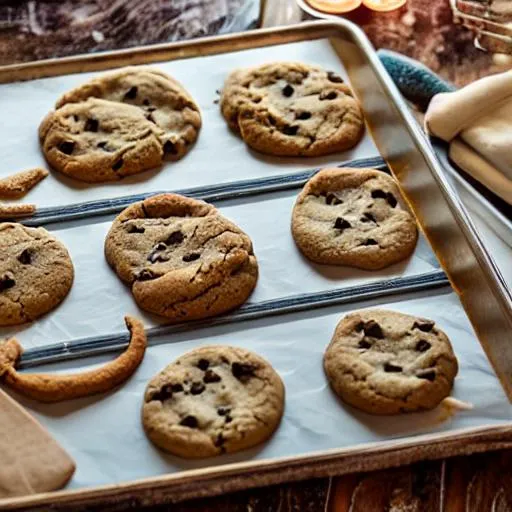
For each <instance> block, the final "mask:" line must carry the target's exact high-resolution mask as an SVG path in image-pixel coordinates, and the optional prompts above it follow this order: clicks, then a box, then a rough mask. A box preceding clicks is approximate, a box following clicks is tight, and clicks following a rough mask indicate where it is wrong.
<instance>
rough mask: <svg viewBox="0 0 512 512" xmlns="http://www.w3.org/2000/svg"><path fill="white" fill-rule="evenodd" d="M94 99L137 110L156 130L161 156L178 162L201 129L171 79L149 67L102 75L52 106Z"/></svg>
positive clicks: (187, 96)
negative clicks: (161, 150)
mask: <svg viewBox="0 0 512 512" xmlns="http://www.w3.org/2000/svg"><path fill="white" fill-rule="evenodd" d="M91 97H94V98H100V99H103V100H108V101H113V102H116V103H124V104H127V105H134V106H137V107H138V108H139V109H141V110H142V113H143V114H144V116H145V117H146V119H147V120H148V121H150V122H152V123H154V124H156V125H157V126H158V127H159V128H160V129H161V132H160V135H159V139H160V143H161V145H162V148H163V151H164V155H165V157H166V158H168V159H171V160H178V159H180V158H181V157H183V156H184V155H185V153H187V151H188V150H189V148H190V147H191V145H192V144H193V143H194V142H195V140H196V139H197V135H198V133H199V129H200V128H201V114H200V112H199V107H198V106H197V104H196V103H195V102H194V100H193V99H192V97H191V96H190V94H189V93H188V92H187V91H186V90H185V89H184V88H183V86H182V85H181V84H180V83H179V82H177V81H176V80H175V79H174V78H172V77H170V76H169V75H167V74H165V73H163V72H162V71H159V70H158V69H153V68H149V67H133V66H130V67H126V68H122V69H119V70H117V71H114V72H110V73H105V74H103V75H100V76H98V77H96V78H93V79H92V80H90V81H89V82H86V83H85V84H83V85H81V86H79V87H77V88H75V89H73V90H71V91H69V92H67V93H66V94H64V95H63V96H62V97H61V98H60V99H59V100H58V101H57V104H56V108H57V109H59V108H61V107H62V106H64V105H66V104H67V103H77V102H82V101H86V100H87V99H89V98H91Z"/></svg>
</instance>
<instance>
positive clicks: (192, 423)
mask: <svg viewBox="0 0 512 512" xmlns="http://www.w3.org/2000/svg"><path fill="white" fill-rule="evenodd" d="M180 425H183V426H184V427H189V428H197V427H198V426H199V422H198V421H197V418H196V417H195V416H191V415H188V416H185V417H184V418H183V419H182V420H181V421H180Z"/></svg>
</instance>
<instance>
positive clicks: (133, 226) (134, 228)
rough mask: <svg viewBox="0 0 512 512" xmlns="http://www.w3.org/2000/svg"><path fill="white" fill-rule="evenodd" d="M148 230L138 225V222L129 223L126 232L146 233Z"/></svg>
mask: <svg viewBox="0 0 512 512" xmlns="http://www.w3.org/2000/svg"><path fill="white" fill-rule="evenodd" d="M145 231H146V230H145V229H144V228H143V227H142V226H140V227H139V226H137V225H136V224H127V225H126V232H127V233H144V232H145Z"/></svg>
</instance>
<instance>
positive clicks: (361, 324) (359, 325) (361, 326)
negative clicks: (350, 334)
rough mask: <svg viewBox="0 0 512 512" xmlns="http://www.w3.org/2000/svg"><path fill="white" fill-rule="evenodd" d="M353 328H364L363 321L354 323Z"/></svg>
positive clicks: (359, 329)
mask: <svg viewBox="0 0 512 512" xmlns="http://www.w3.org/2000/svg"><path fill="white" fill-rule="evenodd" d="M354 329H355V330H356V331H362V330H363V329H364V322H358V323H357V324H356V325H355V327H354Z"/></svg>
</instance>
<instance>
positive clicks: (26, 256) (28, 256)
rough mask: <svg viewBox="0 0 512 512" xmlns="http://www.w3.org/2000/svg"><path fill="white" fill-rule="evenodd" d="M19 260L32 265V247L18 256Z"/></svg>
mask: <svg viewBox="0 0 512 512" xmlns="http://www.w3.org/2000/svg"><path fill="white" fill-rule="evenodd" d="M18 261H19V262H20V263H22V264H23V265H30V263H31V262H32V251H31V250H30V249H25V250H23V251H22V252H21V254H20V255H19V256H18Z"/></svg>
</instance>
